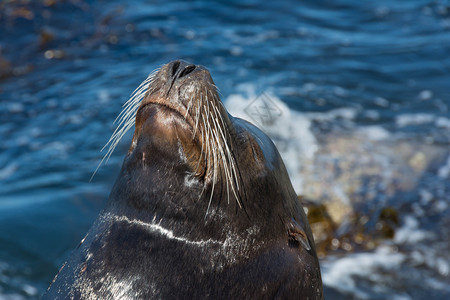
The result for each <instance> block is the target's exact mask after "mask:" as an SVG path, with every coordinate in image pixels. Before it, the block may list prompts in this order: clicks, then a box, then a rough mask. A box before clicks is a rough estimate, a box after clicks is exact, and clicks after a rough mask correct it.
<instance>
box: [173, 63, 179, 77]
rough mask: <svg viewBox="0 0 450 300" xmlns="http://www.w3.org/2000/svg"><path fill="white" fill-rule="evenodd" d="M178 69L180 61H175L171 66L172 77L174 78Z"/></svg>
mask: <svg viewBox="0 0 450 300" xmlns="http://www.w3.org/2000/svg"><path fill="white" fill-rule="evenodd" d="M179 67H180V61H178V60H177V61H176V62H174V63H173V65H172V77H175V74H176V73H177V71H178V68H179Z"/></svg>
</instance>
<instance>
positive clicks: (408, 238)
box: [394, 216, 432, 244]
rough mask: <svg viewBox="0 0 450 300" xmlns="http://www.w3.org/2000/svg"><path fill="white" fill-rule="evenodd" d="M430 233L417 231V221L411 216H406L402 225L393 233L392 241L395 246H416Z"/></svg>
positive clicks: (430, 234) (429, 235)
mask: <svg viewBox="0 0 450 300" xmlns="http://www.w3.org/2000/svg"><path fill="white" fill-rule="evenodd" d="M431 236H432V233H431V232H428V231H425V230H422V229H419V221H418V220H417V219H416V218H415V217H413V216H406V217H405V220H404V225H403V226H402V227H401V228H399V229H398V230H397V231H396V232H395V237H394V241H395V243H396V244H416V243H418V242H420V241H422V240H424V239H426V238H427V237H428V238H429V237H431Z"/></svg>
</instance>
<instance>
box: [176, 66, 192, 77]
mask: <svg viewBox="0 0 450 300" xmlns="http://www.w3.org/2000/svg"><path fill="white" fill-rule="evenodd" d="M194 70H195V65H188V66H186V67H185V68H184V70H183V71H181V72H180V75H178V77H179V78H181V77H183V76H186V75H188V74H189V73H191V72H192V71H194Z"/></svg>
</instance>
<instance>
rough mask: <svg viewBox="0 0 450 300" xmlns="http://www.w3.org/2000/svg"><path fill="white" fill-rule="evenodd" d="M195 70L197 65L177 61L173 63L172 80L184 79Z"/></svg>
mask: <svg viewBox="0 0 450 300" xmlns="http://www.w3.org/2000/svg"><path fill="white" fill-rule="evenodd" d="M194 70H195V65H193V64H190V63H188V62H185V61H182V60H177V61H174V62H173V63H172V78H173V79H174V80H176V79H178V78H182V77H184V76H186V75H188V74H189V73H192V71H194Z"/></svg>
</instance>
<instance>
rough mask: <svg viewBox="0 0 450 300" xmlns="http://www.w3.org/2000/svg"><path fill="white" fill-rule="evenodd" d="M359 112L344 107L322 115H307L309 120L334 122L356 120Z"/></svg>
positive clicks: (321, 113)
mask: <svg viewBox="0 0 450 300" xmlns="http://www.w3.org/2000/svg"><path fill="white" fill-rule="evenodd" d="M357 113H358V111H357V109H356V108H353V107H342V108H336V109H332V110H329V111H327V112H320V113H307V114H306V115H307V116H308V118H310V119H312V120H317V121H333V120H336V119H345V120H350V121H352V120H354V119H355V117H356V115H357Z"/></svg>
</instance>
